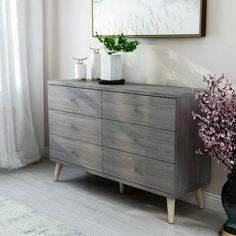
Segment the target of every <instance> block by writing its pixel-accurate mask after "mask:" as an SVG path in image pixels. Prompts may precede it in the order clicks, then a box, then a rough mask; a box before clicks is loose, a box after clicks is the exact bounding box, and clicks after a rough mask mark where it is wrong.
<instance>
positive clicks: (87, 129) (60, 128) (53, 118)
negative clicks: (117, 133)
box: [49, 110, 102, 145]
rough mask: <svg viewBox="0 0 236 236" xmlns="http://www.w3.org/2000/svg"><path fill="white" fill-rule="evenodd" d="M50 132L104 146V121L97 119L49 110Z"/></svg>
mask: <svg viewBox="0 0 236 236" xmlns="http://www.w3.org/2000/svg"><path fill="white" fill-rule="evenodd" d="M49 132H50V133H52V134H57V135H61V136H64V137H67V138H71V139H77V140H80V141H84V142H88V143H93V144H98V145H102V120H101V119H99V118H95V117H89V116H83V115H76V114H71V113H65V112H60V111H54V110H49Z"/></svg>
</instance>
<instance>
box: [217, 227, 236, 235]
mask: <svg viewBox="0 0 236 236" xmlns="http://www.w3.org/2000/svg"><path fill="white" fill-rule="evenodd" d="M219 236H235V235H234V234H230V233H227V232H226V231H224V230H223V229H222V230H221V231H220V232H219Z"/></svg>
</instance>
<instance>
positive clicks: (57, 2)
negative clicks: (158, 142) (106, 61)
mask: <svg viewBox="0 0 236 236" xmlns="http://www.w3.org/2000/svg"><path fill="white" fill-rule="evenodd" d="M235 9H236V1H235V0H225V1H222V0H208V12H207V37H205V38H199V39H196V38H192V39H191V38H190V39H140V41H141V43H142V44H141V46H140V48H139V49H138V50H137V51H136V52H134V53H133V54H129V55H125V56H124V71H123V74H124V77H125V78H126V79H127V80H129V81H132V82H145V83H153V84H164V85H169V84H170V85H178V86H191V87H199V86H202V82H201V79H202V75H203V74H207V73H216V74H218V73H222V72H224V73H225V74H226V76H227V77H228V78H229V79H231V81H232V82H233V84H234V85H236V64H235V63H236V27H235V25H236V14H235ZM44 17H45V48H44V49H45V61H44V63H45V79H46V80H47V79H71V78H73V73H74V67H73V66H74V64H73V61H72V59H71V57H72V56H78V55H80V56H87V55H88V54H89V53H90V52H89V50H88V47H89V46H97V45H98V44H97V40H96V39H93V38H92V37H91V1H90V0H45V1H44ZM46 129H47V127H46ZM225 176H226V173H225V172H224V169H223V168H222V166H217V165H216V164H215V163H214V164H213V165H212V180H211V183H210V185H209V186H208V187H207V188H206V191H209V192H211V193H217V194H219V193H220V189H221V187H222V185H223V183H224V182H225V179H226V177H225Z"/></svg>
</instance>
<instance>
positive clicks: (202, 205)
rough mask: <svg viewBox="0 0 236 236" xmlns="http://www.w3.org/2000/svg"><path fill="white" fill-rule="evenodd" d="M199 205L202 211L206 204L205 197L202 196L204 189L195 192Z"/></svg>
mask: <svg viewBox="0 0 236 236" xmlns="http://www.w3.org/2000/svg"><path fill="white" fill-rule="evenodd" d="M195 194H196V199H197V204H198V207H199V208H200V209H203V208H204V202H203V195H202V189H201V188H199V189H197V190H196V191H195Z"/></svg>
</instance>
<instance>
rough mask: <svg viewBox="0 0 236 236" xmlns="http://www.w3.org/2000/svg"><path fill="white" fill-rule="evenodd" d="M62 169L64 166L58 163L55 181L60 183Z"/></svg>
mask: <svg viewBox="0 0 236 236" xmlns="http://www.w3.org/2000/svg"><path fill="white" fill-rule="evenodd" d="M61 168H62V164H61V163H59V162H57V163H56V167H55V173H54V181H58V179H59V175H60V173H61Z"/></svg>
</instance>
